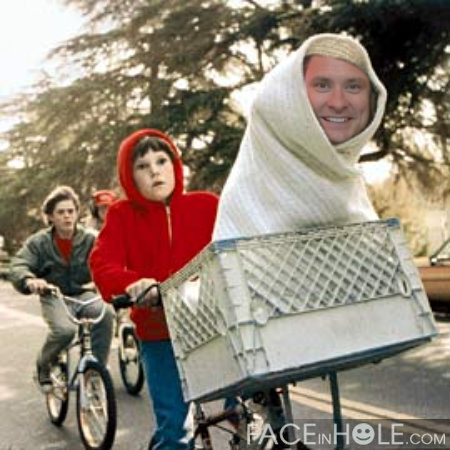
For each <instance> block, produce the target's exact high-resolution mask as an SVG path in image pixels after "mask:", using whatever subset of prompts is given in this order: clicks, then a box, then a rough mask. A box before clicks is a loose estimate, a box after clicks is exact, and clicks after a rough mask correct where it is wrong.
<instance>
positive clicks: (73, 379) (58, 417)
mask: <svg viewBox="0 0 450 450" xmlns="http://www.w3.org/2000/svg"><path fill="white" fill-rule="evenodd" d="M46 294H47V295H53V296H55V297H57V298H59V299H60V300H61V301H62V303H63V305H64V307H65V309H66V312H67V315H68V317H69V318H70V320H71V321H72V322H73V323H75V324H77V325H78V326H79V329H78V334H77V337H76V338H75V339H74V341H73V342H72V343H71V344H70V345H69V347H68V348H66V349H64V350H63V351H61V352H60V354H59V355H58V359H57V361H56V362H55V363H54V364H53V365H52V366H51V368H50V379H51V387H50V389H49V391H48V392H46V405H47V412H48V415H49V417H50V421H51V422H52V423H53V424H54V425H55V426H61V425H62V423H63V422H64V420H65V419H66V416H67V411H68V406H69V394H70V391H76V393H77V409H76V414H77V422H78V430H79V433H80V437H81V441H82V442H83V445H84V447H85V448H86V449H87V450H109V449H110V448H111V447H112V445H113V442H114V438H115V433H116V424H117V417H116V399H115V394H114V387H113V382H112V379H111V376H110V374H109V372H108V369H107V368H106V367H104V366H103V365H102V364H101V363H100V362H99V361H98V360H97V358H96V357H95V356H94V355H93V353H92V341H91V329H92V326H93V325H95V324H97V323H99V322H100V321H101V320H102V319H103V317H104V315H105V311H106V305H105V304H104V303H103V301H102V300H101V298H100V297H94V298H92V299H89V300H87V301H81V300H79V299H76V298H72V297H68V296H65V295H62V294H61V293H59V292H56V291H54V290H50V289H49V290H48V292H46ZM98 301H101V302H102V310H101V313H100V314H99V315H98V316H97V317H95V318H88V317H85V316H83V314H82V312H83V308H85V307H86V306H88V305H91V304H93V303H94V302H98ZM67 303H71V304H73V305H76V306H77V307H78V312H75V311H73V310H72V308H70V307H69V306H68V304H67ZM75 347H79V350H80V358H79V360H78V362H77V364H76V366H75V367H74V368H73V369H71V367H70V364H69V355H70V350H71V349H73V348H75Z"/></svg>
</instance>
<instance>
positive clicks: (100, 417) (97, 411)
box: [77, 361, 117, 450]
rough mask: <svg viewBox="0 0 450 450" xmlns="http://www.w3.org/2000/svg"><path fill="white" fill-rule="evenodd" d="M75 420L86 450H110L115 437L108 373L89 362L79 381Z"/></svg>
mask: <svg viewBox="0 0 450 450" xmlns="http://www.w3.org/2000/svg"><path fill="white" fill-rule="evenodd" d="M79 381H80V383H79V386H78V391H77V420H78V430H79V432H80V436H81V440H82V442H83V445H84V446H85V448H86V449H87V450H109V449H110V448H111V447H112V444H113V442H114V437H115V434H116V421H117V417H116V399H115V395H114V387H113V383H112V380H111V376H110V375H109V372H108V371H107V370H106V369H105V367H103V366H102V365H101V364H100V363H99V362H98V361H88V362H87V363H86V367H85V369H84V371H83V373H82V374H81V375H80V378H79Z"/></svg>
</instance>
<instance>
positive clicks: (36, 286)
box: [25, 278, 59, 295]
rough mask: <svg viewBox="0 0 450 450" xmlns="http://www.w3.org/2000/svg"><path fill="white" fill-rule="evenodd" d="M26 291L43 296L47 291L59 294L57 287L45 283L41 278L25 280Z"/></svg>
mask: <svg viewBox="0 0 450 450" xmlns="http://www.w3.org/2000/svg"><path fill="white" fill-rule="evenodd" d="M25 284H26V287H27V289H28V290H29V291H30V292H31V293H32V294H40V295H42V294H45V293H46V292H47V291H48V290H52V291H55V293H59V289H58V287H57V286H54V285H53V284H50V283H47V281H46V280H44V279H43V278H27V280H26V282H25Z"/></svg>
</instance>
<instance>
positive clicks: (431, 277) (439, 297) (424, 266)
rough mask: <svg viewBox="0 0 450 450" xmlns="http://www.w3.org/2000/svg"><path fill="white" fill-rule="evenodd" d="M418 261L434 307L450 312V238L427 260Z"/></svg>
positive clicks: (437, 309) (434, 308)
mask: <svg viewBox="0 0 450 450" xmlns="http://www.w3.org/2000/svg"><path fill="white" fill-rule="evenodd" d="M416 262H417V265H418V268H419V273H420V277H421V279H422V283H423V285H424V287H425V291H426V293H427V296H428V299H429V300H430V304H431V307H432V309H433V310H436V311H446V312H448V313H450V239H447V240H446V241H445V242H444V243H443V244H442V245H441V246H440V247H439V248H438V249H437V250H436V251H435V252H434V253H433V254H432V255H431V256H430V257H429V258H426V259H425V261H424V259H423V258H420V259H418V260H416Z"/></svg>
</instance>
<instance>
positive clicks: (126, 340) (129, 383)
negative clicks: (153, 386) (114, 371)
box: [118, 325, 144, 395]
mask: <svg viewBox="0 0 450 450" xmlns="http://www.w3.org/2000/svg"><path fill="white" fill-rule="evenodd" d="M118 351H119V369H120V376H121V378H122V381H123V384H124V386H125V389H126V390H127V392H128V393H129V394H130V395H137V394H139V392H140V391H141V389H142V386H143V384H144V371H143V369H142V364H141V361H140V357H139V342H138V340H137V338H136V335H135V333H134V328H133V327H132V326H131V325H124V326H122V327H121V328H120V330H119V348H118Z"/></svg>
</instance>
